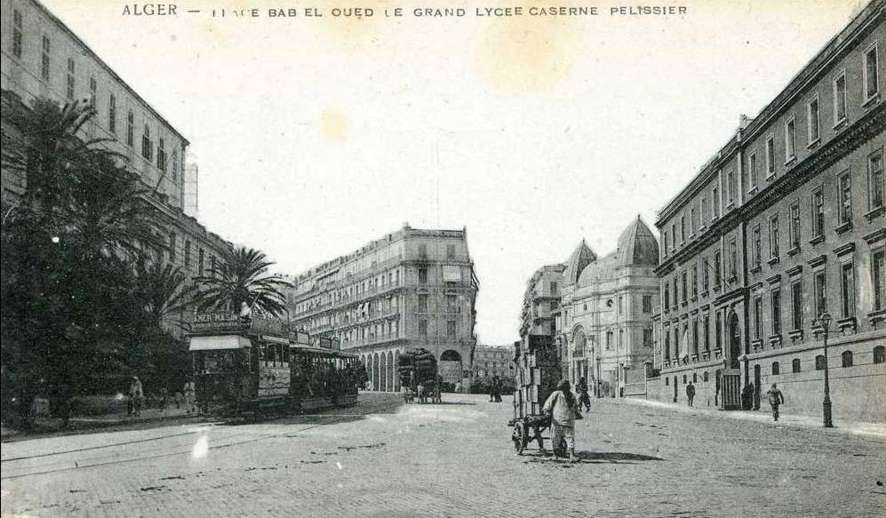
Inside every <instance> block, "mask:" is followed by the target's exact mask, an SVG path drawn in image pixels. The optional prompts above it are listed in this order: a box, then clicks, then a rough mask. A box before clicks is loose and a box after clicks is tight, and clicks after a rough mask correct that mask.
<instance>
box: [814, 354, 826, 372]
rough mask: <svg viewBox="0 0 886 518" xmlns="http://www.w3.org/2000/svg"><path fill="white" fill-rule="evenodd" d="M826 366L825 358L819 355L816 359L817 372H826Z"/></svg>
mask: <svg viewBox="0 0 886 518" xmlns="http://www.w3.org/2000/svg"><path fill="white" fill-rule="evenodd" d="M824 366H825V360H824V356H822V355H820V354H819V355H818V356H816V357H815V370H817V371H821V370H824Z"/></svg>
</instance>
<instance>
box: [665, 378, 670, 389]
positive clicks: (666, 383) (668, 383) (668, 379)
mask: <svg viewBox="0 0 886 518" xmlns="http://www.w3.org/2000/svg"><path fill="white" fill-rule="evenodd" d="M670 381H671V379H670V378H665V387H667V386H668V385H670V384H671V383H670Z"/></svg>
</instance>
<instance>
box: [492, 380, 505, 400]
mask: <svg viewBox="0 0 886 518" xmlns="http://www.w3.org/2000/svg"><path fill="white" fill-rule="evenodd" d="M503 384H504V382H503V381H502V379H501V378H499V377H498V376H496V377H495V381H494V382H493V385H492V390H493V393H494V395H495V397H494V398H493V399H494V400H495V402H496V403H501V389H502V386H503Z"/></svg>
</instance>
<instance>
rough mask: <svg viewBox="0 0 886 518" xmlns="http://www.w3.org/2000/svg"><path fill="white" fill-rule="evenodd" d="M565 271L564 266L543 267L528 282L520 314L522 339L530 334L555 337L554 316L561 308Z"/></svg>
mask: <svg viewBox="0 0 886 518" xmlns="http://www.w3.org/2000/svg"><path fill="white" fill-rule="evenodd" d="M565 270H566V265H563V264H552V265H547V266H542V267H541V268H539V269H538V270H536V271H535V273H534V274H532V277H531V278H530V279H529V281H527V282H526V291H525V292H524V293H523V309H522V311H521V313H520V338H523V337H525V336H527V335H530V334H532V335H547V336H554V333H555V332H556V329H555V328H556V326H555V325H554V321H555V317H554V314H555V312H556V311H557V310H558V309H559V308H560V299H561V297H562V295H561V292H560V287H561V286H562V285H563V272H564V271H565Z"/></svg>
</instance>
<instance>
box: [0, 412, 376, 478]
mask: <svg viewBox="0 0 886 518" xmlns="http://www.w3.org/2000/svg"><path fill="white" fill-rule="evenodd" d="M377 409H378V408H377V405H373V404H369V405H367V408H366V409H365V410H366V411H365V412H359V411H358V412H355V413H348V414H310V415H303V416H296V417H307V418H312V419H316V418H321V419H328V420H325V421H324V422H322V423H321V422H318V423H311V424H309V425H307V426H303V427H300V428H298V429H296V430H292V429H286V430H282V431H280V432H277V433H270V434H263V435H260V436H257V437H249V438H246V439H243V440H237V441H232V442H222V443H220V444H214V445H209V446H208V447H207V450H208V451H211V450H221V449H224V448H232V447H237V446H241V445H244V444H251V443H256V442H260V441H265V440H269V439H274V438H281V437H288V438H292V437H296V436H298V435H299V434H301V433H304V432H306V431H308V430H311V429H314V428H318V427H320V426H328V425H330V424H336V423H338V422H344V421H347V420H350V419H353V418H355V417H361V418H363V417H367V416H370V415H372V414H373V413H374V412H373V410H377ZM230 429H231V430H232V431H234V428H233V427H232V428H230ZM221 430H226V429H223V428H222V429H221ZM201 432H205V430H193V431H188V432H178V433H174V434H167V435H162V436H158V437H150V438H145V439H137V440H132V441H121V442H118V443H113V444H105V445H98V446H89V447H84V448H74V449H71V450H65V451H54V452H47V453H41V454H35V455H23V456H20V457H13V458H9V459H3V460H2V463H3V464H6V465H4V468H3V472H4V474H3V475H0V480H13V479H20V478H24V477H33V476H41V475H51V474H56V473H64V472H69V471H76V470H82V469H88V468H100V467H107V466H116V465H120V464H127V463H134V462H141V461H150V460H153V459H161V458H167V457H174V456H177V455H191V454H193V451H194V446H193V444H192V445H190V446H189V447H187V448H186V449H185V448H182V449H176V450H174V451H168V452H162V450H161V451H159V452H156V453H153V454H151V455H144V454H142V455H136V456H134V457H129V458H121V459H112V460H102V461H100V462H93V463H89V460H90V459H88V458H87V459H85V460H83V461H71V463H73V465H71V464H70V463H64V465H61V466H59V465H55V466H52V465H48V466H43V468H48V469H40V468H41V467H40V466H36V468H37V471H27V472H24V473H13V474H11V475H6V473H8V470H9V469H15V468H12V467H10V466H9V465H8V464H9V463H16V462H24V461H29V460H34V459H40V458H50V457H57V456H63V455H68V454H76V453H82V452H89V451H100V450H112V449H113V448H125V447H127V446H133V445H137V444H144V443H150V442H155V441H162V440H166V439H176V438H181V437H187V436H195V435H197V436H199V434H200V433H201ZM254 433H255V432H249V431H235V433H232V434H230V435H227V436H224V437H222V438H221V440H222V441H225V440H230V439H231V438H233V437H237V436H242V435H253V434H254ZM111 455H113V454H111ZM101 458H107V456H103V457H101Z"/></svg>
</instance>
